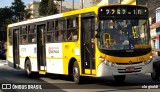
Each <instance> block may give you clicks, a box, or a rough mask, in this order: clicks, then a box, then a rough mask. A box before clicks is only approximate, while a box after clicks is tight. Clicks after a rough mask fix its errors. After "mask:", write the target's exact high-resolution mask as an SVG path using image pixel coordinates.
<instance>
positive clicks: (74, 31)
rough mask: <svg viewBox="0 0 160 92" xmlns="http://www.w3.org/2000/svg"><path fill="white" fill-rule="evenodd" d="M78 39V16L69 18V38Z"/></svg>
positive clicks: (70, 39) (71, 39)
mask: <svg viewBox="0 0 160 92" xmlns="http://www.w3.org/2000/svg"><path fill="white" fill-rule="evenodd" d="M77 39H78V18H70V19H67V40H68V41H76V40H77Z"/></svg>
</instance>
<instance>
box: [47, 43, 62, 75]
mask: <svg viewBox="0 0 160 92" xmlns="http://www.w3.org/2000/svg"><path fill="white" fill-rule="evenodd" d="M62 51H63V50H62V43H49V44H46V56H47V57H46V61H47V62H46V65H47V72H48V73H55V74H64V71H63V70H64V67H63V56H62V55H63V54H62V53H63V52H62Z"/></svg>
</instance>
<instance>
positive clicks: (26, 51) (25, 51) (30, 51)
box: [19, 44, 37, 71]
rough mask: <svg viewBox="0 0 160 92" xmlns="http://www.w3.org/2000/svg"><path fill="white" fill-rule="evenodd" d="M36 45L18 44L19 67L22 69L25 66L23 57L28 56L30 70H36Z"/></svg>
mask: <svg viewBox="0 0 160 92" xmlns="http://www.w3.org/2000/svg"><path fill="white" fill-rule="evenodd" d="M36 46H37V45H36V44H30V45H20V46H19V51H20V68H22V69H24V68H25V67H24V66H25V59H26V57H29V59H30V61H31V67H32V71H37V47H36Z"/></svg>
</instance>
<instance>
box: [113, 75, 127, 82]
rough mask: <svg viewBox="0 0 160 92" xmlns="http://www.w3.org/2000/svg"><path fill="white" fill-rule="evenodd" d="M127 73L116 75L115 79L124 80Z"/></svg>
mask: <svg viewBox="0 0 160 92" xmlns="http://www.w3.org/2000/svg"><path fill="white" fill-rule="evenodd" d="M125 77H126V76H125V75H116V76H114V79H115V80H116V81H117V82H123V81H124V80H125Z"/></svg>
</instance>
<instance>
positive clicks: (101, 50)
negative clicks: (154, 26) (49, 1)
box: [7, 5, 153, 83]
mask: <svg viewBox="0 0 160 92" xmlns="http://www.w3.org/2000/svg"><path fill="white" fill-rule="evenodd" d="M7 34H8V44H7V45H8V51H7V60H8V63H9V65H10V66H12V67H14V68H22V69H25V70H26V72H27V74H28V76H29V77H33V76H35V75H36V74H47V73H51V74H62V75H72V76H73V79H74V81H75V82H76V83H80V82H82V80H81V79H82V76H90V77H106V76H114V78H115V80H116V81H123V80H124V79H125V76H126V75H128V74H139V73H150V72H152V71H153V69H152V65H153V63H152V62H151V60H152V56H151V46H150V30H149V21H148V9H147V8H146V7H142V6H134V5H107V6H94V7H89V8H84V9H80V10H74V11H70V12H65V13H61V14H56V15H51V16H47V17H42V18H37V19H32V20H27V21H22V22H18V23H14V24H10V25H8V31H7Z"/></svg>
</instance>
